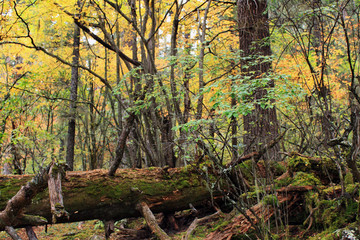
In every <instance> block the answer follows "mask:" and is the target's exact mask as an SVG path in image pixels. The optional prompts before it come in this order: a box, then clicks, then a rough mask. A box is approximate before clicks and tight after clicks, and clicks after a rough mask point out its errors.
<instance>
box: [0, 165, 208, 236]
mask: <svg viewBox="0 0 360 240" xmlns="http://www.w3.org/2000/svg"><path fill="white" fill-rule="evenodd" d="M31 178H32V176H29V175H25V176H1V177H0V180H1V181H0V192H1V193H2V194H1V195H0V209H4V208H5V206H7V201H8V199H10V198H11V197H12V196H14V195H15V194H16V193H17V191H18V190H19V188H20V187H21V186H22V185H25V184H26V182H28V181H29V180H31ZM41 179H42V178H41ZM46 183H47V182H46V180H45V181H44V182H43V184H41V185H40V186H41V189H39V190H41V191H39V192H40V193H39V194H38V195H37V196H35V197H34V198H33V199H32V201H31V200H30V201H31V202H29V198H25V197H26V196H27V195H26V194H25V192H24V193H23V194H22V195H21V196H23V198H21V199H20V200H22V202H20V207H19V208H16V209H19V211H17V212H11V216H12V218H11V219H5V216H8V215H7V214H5V213H4V212H5V211H7V210H6V209H5V210H4V211H3V212H2V213H0V230H4V228H5V226H13V227H24V226H28V225H41V224H45V223H46V222H45V221H42V222H41V221H36V223H33V224H29V220H27V221H25V220H22V219H24V217H23V218H20V219H19V218H17V216H18V215H20V214H21V212H22V209H23V207H24V206H25V210H24V213H25V214H27V215H25V216H29V215H33V216H34V215H36V216H41V217H44V218H46V219H47V221H48V222H51V219H52V213H51V208H50V202H49V195H48V193H47V192H46V191H44V190H45V188H46V186H47V184H46ZM28 185H29V183H28V184H27V185H26V186H28ZM29 186H30V187H32V186H33V184H30V185H29ZM23 188H24V187H23ZM28 188H29V187H25V190H27V189H28ZM62 189H63V200H64V206H65V209H66V210H67V212H68V213H69V219H66V218H60V219H57V223H61V222H77V221H85V220H90V219H101V220H104V221H107V220H118V219H122V218H128V217H138V216H140V215H141V214H140V212H139V211H138V210H136V206H137V204H139V203H140V202H146V203H147V204H148V206H149V208H150V209H151V211H152V212H154V213H159V212H172V211H177V210H183V209H188V208H189V204H190V203H191V204H192V205H194V206H199V205H202V204H204V202H206V201H208V200H209V197H210V194H209V191H208V189H207V188H206V184H205V182H204V181H203V180H202V179H201V177H199V174H198V173H197V172H196V171H191V170H185V169H181V168H179V169H176V168H173V169H162V168H151V169H121V170H118V171H117V172H116V174H115V175H114V176H113V177H111V176H109V175H108V174H107V171H106V170H94V171H87V172H68V173H67V176H66V177H65V178H64V180H63V182H62ZM30 190H31V191H35V190H36V189H35V190H34V189H30ZM36 191H37V190H36ZM36 191H35V193H36ZM31 193H33V192H31ZM31 196H33V195H31ZM14 198H15V197H14ZM14 198H13V199H11V201H12V202H13V203H14V201H17V200H16V199H14ZM15 203H17V202H15ZM30 203H31V204H30ZM18 205H19V204H18ZM7 209H8V208H7ZM8 210H9V209H8ZM20 211H21V212H20ZM37 218H38V217H37ZM33 222H34V221H33Z"/></svg>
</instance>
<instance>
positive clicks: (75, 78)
mask: <svg viewBox="0 0 360 240" xmlns="http://www.w3.org/2000/svg"><path fill="white" fill-rule="evenodd" d="M78 5H80V4H79V2H78ZM79 60H80V28H79V27H78V26H77V25H76V24H75V26H74V43H73V60H72V64H73V66H72V67H71V84H70V101H71V102H70V106H69V109H70V112H69V123H68V135H67V148H66V163H67V164H68V166H69V168H70V170H73V168H74V148H75V127H76V101H77V91H78V82H79Z"/></svg>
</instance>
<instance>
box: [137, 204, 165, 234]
mask: <svg viewBox="0 0 360 240" xmlns="http://www.w3.org/2000/svg"><path fill="white" fill-rule="evenodd" d="M137 209H138V210H139V211H140V212H141V214H142V215H143V217H144V218H145V220H146V223H147V225H148V226H149V228H150V229H151V231H152V232H153V233H154V234H155V235H156V236H157V237H158V238H159V239H160V240H170V239H171V238H170V237H169V236H168V235H167V234H166V232H164V230H162V229H161V228H160V226H159V224H158V223H157V221H156V218H155V216H154V214H153V213H152V212H151V210H150V208H149V206H148V205H147V204H146V203H145V202H140V203H139V204H138V205H137Z"/></svg>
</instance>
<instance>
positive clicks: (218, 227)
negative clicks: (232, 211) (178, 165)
mask: <svg viewBox="0 0 360 240" xmlns="http://www.w3.org/2000/svg"><path fill="white" fill-rule="evenodd" d="M229 223H230V220H224V221H219V222H218V223H217V224H216V225H215V226H214V228H212V229H211V231H213V232H215V231H217V230H219V231H222V230H223V229H224V228H225V227H226V226H227V225H229Z"/></svg>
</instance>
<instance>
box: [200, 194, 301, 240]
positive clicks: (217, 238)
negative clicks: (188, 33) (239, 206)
mask: <svg viewBox="0 0 360 240" xmlns="http://www.w3.org/2000/svg"><path fill="white" fill-rule="evenodd" d="M277 199H278V203H279V204H283V203H285V202H287V204H286V208H287V209H289V208H291V207H292V206H293V205H294V204H295V203H296V202H298V201H299V199H301V198H299V194H296V193H294V194H284V195H278V198H277ZM274 213H275V209H274V208H273V207H272V206H269V205H265V204H264V203H262V202H260V203H258V204H256V205H255V206H253V207H251V208H250V209H248V210H247V211H246V215H247V216H244V215H243V214H240V215H238V216H236V217H234V218H233V219H232V220H231V222H230V223H229V224H228V225H227V226H225V227H224V228H222V229H221V230H217V231H215V232H213V233H211V234H209V235H208V236H207V237H206V240H225V239H231V237H232V236H234V235H241V234H244V233H247V232H248V231H249V230H250V229H252V228H253V227H254V226H253V224H258V223H259V219H261V220H262V221H264V222H266V221H268V220H269V219H270V218H271V217H272V216H273V215H274ZM249 219H251V222H250V221H249Z"/></svg>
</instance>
